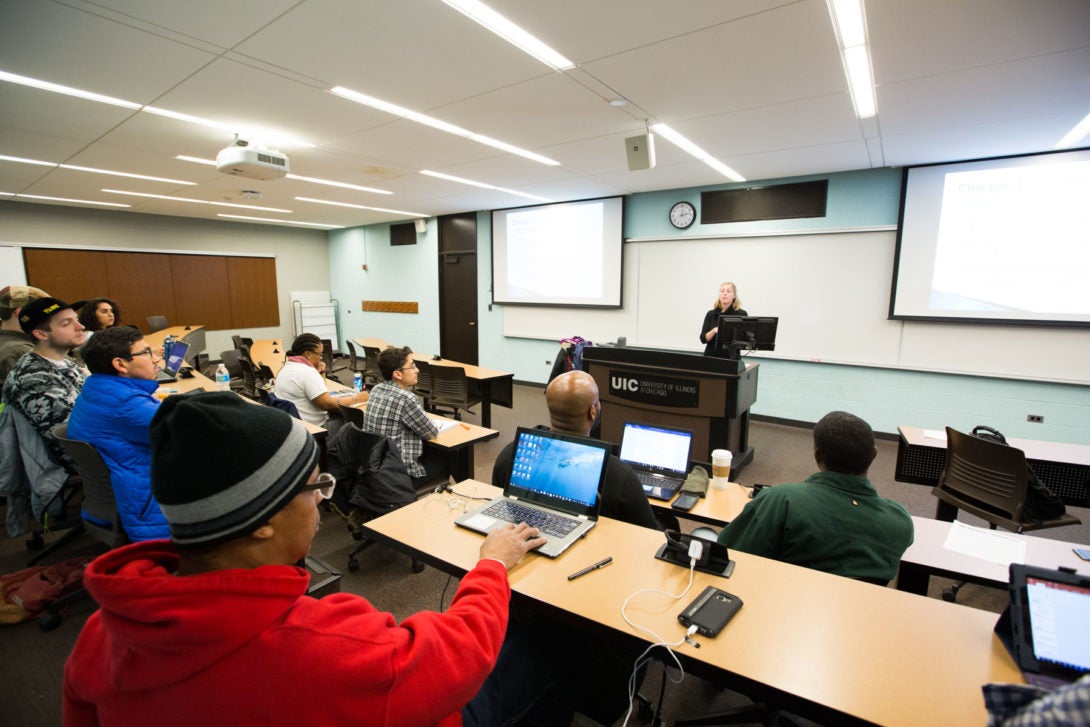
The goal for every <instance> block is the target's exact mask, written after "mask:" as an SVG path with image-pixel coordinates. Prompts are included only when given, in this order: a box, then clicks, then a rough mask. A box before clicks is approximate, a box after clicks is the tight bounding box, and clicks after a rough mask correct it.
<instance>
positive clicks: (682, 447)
mask: <svg viewBox="0 0 1090 727" xmlns="http://www.w3.org/2000/svg"><path fill="white" fill-rule="evenodd" d="M692 448H693V433H692V432H689V431H686V430H684V429H671V428H670V427H659V426H652V425H650V424H639V423H636V422H625V425H624V430H623V431H622V432H621V455H620V459H621V461H622V462H625V463H626V464H628V466H630V467H631V468H632V469H633V470H635V472H636V476H637V477H639V478H640V484H641V485H643V491H644V492H646V493H647V496H648V497H653V498H655V499H657V500H669V499H670V498H672V497H673V496H674V495H675V494H677V491H678V490H680V489H681V486H682V485H684V484H685V477H686V475H687V473H688V471H689V455H690V454H691V453H692Z"/></svg>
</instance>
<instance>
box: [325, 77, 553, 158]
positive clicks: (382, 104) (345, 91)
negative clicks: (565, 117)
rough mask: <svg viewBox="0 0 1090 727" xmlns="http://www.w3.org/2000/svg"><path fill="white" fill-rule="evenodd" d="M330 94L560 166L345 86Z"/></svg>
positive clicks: (506, 144) (524, 150)
mask: <svg viewBox="0 0 1090 727" xmlns="http://www.w3.org/2000/svg"><path fill="white" fill-rule="evenodd" d="M330 93H333V94H335V95H337V96H340V97H341V98H345V99H348V100H349V101H354V102H356V103H358V104H362V105H363V106H370V107H371V108H373V109H378V110H379V111H385V112H386V113H388V114H393V115H394V116H400V117H401V118H403V119H408V120H409V121H415V122H416V123H418V124H424V125H425V126H430V127H431V128H433V129H438V130H439V131H445V132H446V133H448V134H453V135H455V136H460V137H462V138H463V139H469V140H470V141H475V142H477V143H478V144H484V145H486V146H490V147H492V148H494V149H499V150H500V151H505V152H507V153H509V154H515V155H517V156H520V157H523V158H525V159H529V160H531V161H535V162H538V163H539V164H547V165H548V166H551V167H558V166H560V162H558V161H555V160H553V159H550V158H548V157H546V156H542V155H541V154H535V153H534V152H532V151H527V150H526V149H522V148H520V147H517V146H513V145H511V144H508V143H506V142H503V141H499V140H498V139H493V138H491V137H489V136H485V135H483V134H478V133H476V132H473V131H470V130H468V129H463V128H462V127H460V126H455V125H454V124H448V123H447V122H446V121H442V120H441V119H436V118H434V117H431V116H428V115H426V114H422V113H420V112H418V111H413V110H411V109H407V108H404V107H403V106H398V105H397V104H393V103H390V102H389V101H383V100H382V99H380V98H375V97H374V96H368V95H367V94H365V93H360V92H359V91H353V90H352V89H350V88H345V87H344V86H335V87H334V88H331V89H330Z"/></svg>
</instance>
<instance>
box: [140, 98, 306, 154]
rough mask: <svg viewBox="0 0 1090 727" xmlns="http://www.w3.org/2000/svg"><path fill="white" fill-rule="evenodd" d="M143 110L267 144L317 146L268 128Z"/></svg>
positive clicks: (168, 111)
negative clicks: (249, 126)
mask: <svg viewBox="0 0 1090 727" xmlns="http://www.w3.org/2000/svg"><path fill="white" fill-rule="evenodd" d="M141 110H142V111H147V112H148V113H149V114H155V115H156V116H162V117H164V118H168V119H176V120H177V121H185V122H186V123H189V124H196V125H198V126H206V127H208V128H210V129H219V130H220V131H225V132H227V133H228V134H236V135H238V136H240V137H242V138H244V139H246V140H248V141H251V142H257V141H259V142H263V143H265V144H272V145H274V146H285V147H302V148H304V149H313V148H314V147H315V145H314V144H311V143H310V142H309V141H303V140H302V139H296V138H294V137H291V136H284V135H283V134H280V133H277V132H275V131H269V130H267V129H256V128H246V127H243V126H241V125H239V124H235V123H227V122H223V121H213V120H211V119H205V118H202V117H200V116H193V115H192V114H183V113H181V112H179V111H171V110H170V109H161V108H158V107H155V106H145V107H144V108H143V109H141Z"/></svg>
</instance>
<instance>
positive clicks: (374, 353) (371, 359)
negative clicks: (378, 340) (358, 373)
mask: <svg viewBox="0 0 1090 727" xmlns="http://www.w3.org/2000/svg"><path fill="white" fill-rule="evenodd" d="M379 353H380V351H379V350H378V347H377V346H364V347H363V362H364V363H363V373H364V375H365V376H366V377H367V378H368V379H369V382H381V381H383V378H382V370H381V369H379V367H378V355H379Z"/></svg>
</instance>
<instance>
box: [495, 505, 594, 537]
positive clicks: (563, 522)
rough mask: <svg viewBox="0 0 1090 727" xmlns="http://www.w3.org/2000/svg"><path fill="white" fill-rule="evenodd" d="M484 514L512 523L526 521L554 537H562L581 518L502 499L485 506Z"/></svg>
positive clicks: (575, 526)
mask: <svg viewBox="0 0 1090 727" xmlns="http://www.w3.org/2000/svg"><path fill="white" fill-rule="evenodd" d="M484 514H485V515H488V516H489V517H494V518H496V519H497V520H506V521H507V522H510V523H515V524H518V523H526V524H527V525H531V526H533V527H535V528H537V529H538V530H540V531H541V532H543V533H547V534H548V535H552V536H553V537H554V538H562V537H564V536H565V535H567V534H568V533H570V532H571V531H572V530H575V529H576V528H577V527H579V522H580V521H579V520H573V519H571V518H568V517H563V516H562V515H553V514H552V513H549V512H543V511H541V510H538V509H537V508H535V507H527V506H526V505H523V504H521V503H518V502H512V501H510V500H501V501H500V502H496V503H493V504H492V505H490V506H489V507H487V508H485V510H484Z"/></svg>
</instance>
